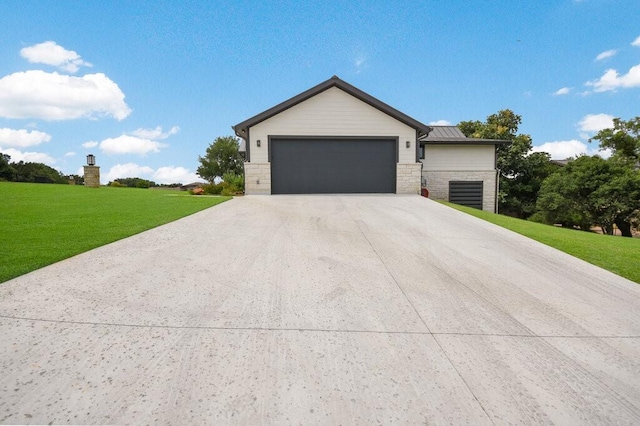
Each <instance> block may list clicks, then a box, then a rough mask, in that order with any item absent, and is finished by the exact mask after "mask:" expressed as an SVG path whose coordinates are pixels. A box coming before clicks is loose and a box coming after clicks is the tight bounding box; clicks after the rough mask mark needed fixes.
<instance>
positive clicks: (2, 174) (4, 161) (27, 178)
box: [0, 153, 76, 184]
mask: <svg viewBox="0 0 640 426" xmlns="http://www.w3.org/2000/svg"><path fill="white" fill-rule="evenodd" d="M70 179H74V180H75V179H76V176H75V175H71V176H67V175H64V174H62V173H60V172H59V171H58V170H56V169H54V168H53V167H49V166H47V165H46V164H43V163H32V162H26V163H25V162H24V161H18V162H17V163H16V162H12V161H11V156H10V155H8V154H3V153H0V180H4V181H9V182H33V183H65V184H68V183H69V180H70Z"/></svg>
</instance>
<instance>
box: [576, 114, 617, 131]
mask: <svg viewBox="0 0 640 426" xmlns="http://www.w3.org/2000/svg"><path fill="white" fill-rule="evenodd" d="M610 127H613V116H612V115H609V114H588V115H585V116H584V117H582V120H580V121H579V122H578V130H580V131H581V132H586V133H596V132H599V131H600V130H602V129H608V128H610Z"/></svg>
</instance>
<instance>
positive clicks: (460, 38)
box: [0, 0, 640, 183]
mask: <svg viewBox="0 0 640 426" xmlns="http://www.w3.org/2000/svg"><path fill="white" fill-rule="evenodd" d="M0 28H2V36H1V37H0V152H3V153H5V154H9V155H10V156H11V159H12V161H20V160H22V161H36V162H43V163H45V164H48V165H50V166H52V167H54V168H56V169H58V170H60V171H61V172H63V173H64V174H80V175H81V174H82V173H83V172H82V166H83V165H84V164H86V155H87V154H90V153H91V154H94V155H95V156H96V165H98V166H100V168H101V169H100V170H101V180H102V183H107V182H109V181H111V180H113V179H116V178H122V177H141V178H145V179H150V180H153V181H155V182H157V183H174V182H182V183H187V182H192V181H195V180H200V179H198V176H197V175H196V173H195V171H196V169H197V167H198V165H199V162H198V156H201V155H204V153H205V150H206V148H207V147H208V146H209V144H210V143H211V142H213V140H214V139H215V138H216V137H218V136H228V135H233V130H232V129H231V126H233V125H235V124H237V123H240V122H241V121H244V120H245V119H247V118H250V117H252V116H254V115H256V114H258V113H260V112H262V111H264V110H266V109H267V108H270V107H272V106H274V105H276V104H278V103H280V102H282V101H284V100H286V99H289V98H290V97H292V96H295V95H297V94H298V93H300V92H302V91H304V90H307V89H309V88H311V87H313V86H315V85H316V84H318V83H321V82H323V81H325V80H327V79H329V78H330V77H331V76H333V75H337V76H339V77H340V78H341V79H343V80H345V81H347V82H348V83H350V84H352V85H354V86H356V87H358V88H359V89H361V90H363V91H365V92H367V93H369V94H370V95H372V96H374V97H376V98H378V99H380V100H381V101H383V102H385V103H387V104H389V105H391V106H392V107H394V108H396V109H398V110H400V111H402V112H404V113H405V114H407V115H409V116H411V117H413V118H414V119H416V120H418V121H421V122H423V123H425V124H457V123H459V122H460V121H465V120H481V121H484V120H485V119H486V117H487V116H488V115H490V114H493V113H496V112H498V111H499V110H501V109H507V108H508V109H511V110H513V111H514V112H515V113H516V114H519V115H520V116H522V124H521V126H520V129H519V132H520V133H526V134H529V135H531V137H532V138H533V144H534V151H546V152H549V153H551V155H552V157H553V158H554V159H563V158H566V157H569V156H575V155H578V154H580V153H586V154H590V155H591V154H596V153H598V152H599V151H598V146H597V142H592V143H589V142H588V141H589V138H590V137H592V136H593V135H594V134H595V133H596V132H597V131H598V130H600V129H603V128H606V127H610V126H611V125H612V119H613V118H614V117H620V118H622V119H625V120H628V119H631V118H633V117H636V116H638V115H640V1H638V0H618V1H616V0H544V1H525V0H522V1H519V0H518V1H514V0H504V1H502V0H491V1H485V0H474V1H468V0H464V1H455V0H449V1H444V0H442V1H357V0H355V1H333V0H322V1H313V0H310V1H269V2H257V1H256V2H252V1H223V0H220V1H205V0H199V1H175V0H173V1H161V0H154V1H144V0H137V1H118V0H110V1H106V2H105V1H102V0H100V1H93V0H83V1H65V0H60V1H29V0H20V1H12V0H3V1H1V2H0ZM600 155H603V156H606V155H607V153H606V152H604V153H602V152H601V153H600Z"/></svg>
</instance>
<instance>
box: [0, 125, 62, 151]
mask: <svg viewBox="0 0 640 426" xmlns="http://www.w3.org/2000/svg"><path fill="white" fill-rule="evenodd" d="M50 140H51V136H50V135H48V134H46V133H44V132H39V131H37V130H31V131H28V130H25V129H19V130H14V129H9V128H7V127H3V128H0V144H2V145H4V146H13V147H17V148H26V147H28V146H34V145H39V144H41V143H42V142H49V141H50Z"/></svg>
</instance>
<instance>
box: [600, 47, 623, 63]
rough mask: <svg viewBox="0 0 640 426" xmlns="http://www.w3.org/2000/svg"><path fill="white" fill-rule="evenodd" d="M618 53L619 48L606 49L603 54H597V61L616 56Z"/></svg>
mask: <svg viewBox="0 0 640 426" xmlns="http://www.w3.org/2000/svg"><path fill="white" fill-rule="evenodd" d="M616 53H618V49H611V50H606V51H604V52H602V53H601V54H599V55H598V56H596V61H602V60H604V59H608V58H612V57H614V56H616Z"/></svg>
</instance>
